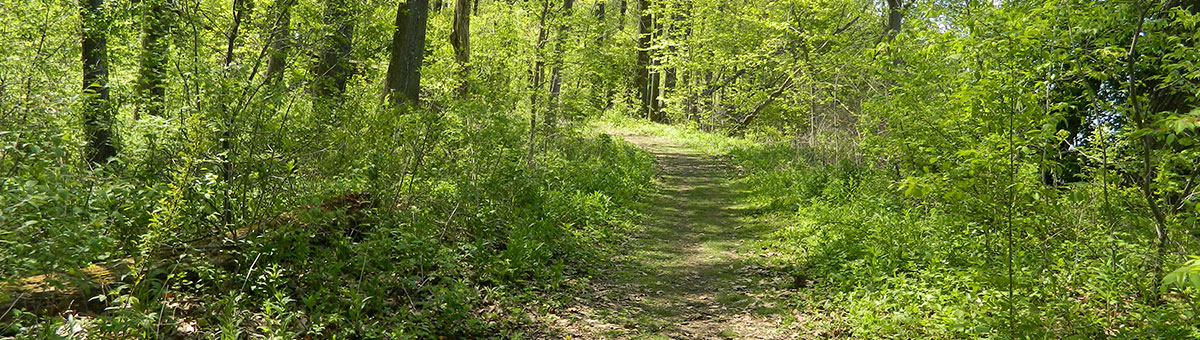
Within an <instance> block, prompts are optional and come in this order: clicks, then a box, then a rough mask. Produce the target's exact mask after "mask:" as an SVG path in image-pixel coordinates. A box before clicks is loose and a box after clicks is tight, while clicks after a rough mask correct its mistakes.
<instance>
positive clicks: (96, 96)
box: [79, 0, 117, 164]
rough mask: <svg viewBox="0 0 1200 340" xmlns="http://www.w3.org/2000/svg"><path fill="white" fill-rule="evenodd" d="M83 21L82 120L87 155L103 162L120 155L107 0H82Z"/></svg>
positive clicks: (95, 162)
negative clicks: (111, 81)
mask: <svg viewBox="0 0 1200 340" xmlns="http://www.w3.org/2000/svg"><path fill="white" fill-rule="evenodd" d="M79 5H80V11H79V14H80V17H81V18H82V22H83V27H82V29H83V34H82V35H83V39H82V44H81V45H82V58H81V59H82V61H83V94H84V98H83V105H84V109H83V119H84V134H85V135H86V137H87V143H88V144H87V149H86V152H85V157H84V158H86V159H87V161H88V162H90V163H92V164H102V163H104V162H106V161H108V159H109V158H111V157H113V156H116V155H117V149H116V147H115V146H113V141H112V137H113V133H112V116H113V107H112V104H111V103H110V102H109V100H108V37H107V35H106V31H107V28H108V26H107V24H106V22H107V18H105V15H104V0H80V2H79Z"/></svg>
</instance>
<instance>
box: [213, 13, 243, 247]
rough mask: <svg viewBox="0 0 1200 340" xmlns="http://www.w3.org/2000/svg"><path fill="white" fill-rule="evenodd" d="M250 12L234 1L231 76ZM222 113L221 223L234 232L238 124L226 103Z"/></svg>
mask: <svg viewBox="0 0 1200 340" xmlns="http://www.w3.org/2000/svg"><path fill="white" fill-rule="evenodd" d="M248 11H249V5H248V4H247V3H246V0H234V1H233V26H232V28H230V30H229V34H228V36H227V37H228V40H227V41H226V47H225V60H224V67H225V74H226V75H229V73H230V72H231V70H230V69H229V67H230V65H232V64H233V56H234V54H233V50H234V47H235V46H237V38H238V32H239V30H240V29H241V26H242V19H243V18H244V17H245V16H246V12H248ZM221 113H222V114H224V115H225V117H224V121H225V122H224V123H225V124H224V125H225V126H223V127H222V130H223V131H222V132H221V150H222V151H223V152H222V153H221V156H220V161H221V179H222V181H224V183H225V202H224V203H223V204H222V206H221V222H222V224H224V226H225V228H226V229H229V230H230V231H233V230H234V228H233V199H234V197H233V191H232V188H233V180H234V167H233V154H234V150H233V143H232V140H233V137H234V133H233V129H234V128H235V127H236V126H237V122H236V117H234V112H233V110H231V109H230V108H229V106H228V104H225V102H222V104H221Z"/></svg>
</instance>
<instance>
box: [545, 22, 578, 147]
mask: <svg viewBox="0 0 1200 340" xmlns="http://www.w3.org/2000/svg"><path fill="white" fill-rule="evenodd" d="M574 4H575V0H563V7H562V14H561V16H559V19H560V20H562V21H563V22H562V23H561V24H560V25H559V29H558V38H557V39H555V43H554V67H553V68H552V69H551V70H550V103H549V104H550V110H548V111H546V126H548V127H553V126H554V125H555V122H556V121H557V119H558V113H559V112H558V111H559V109H560V108H561V106H562V105H561V104H562V103H560V102H559V101H560V100H559V94H561V93H562V67H563V54H564V50H565V48H566V47H565V45H566V40H567V33H568V32H569V31H570V29H571V27H570V26H569V25H567V23H566V21H567V20H569V19H570V18H571V9H572V7H573V5H574Z"/></svg>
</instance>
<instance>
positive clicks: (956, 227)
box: [597, 120, 1198, 339]
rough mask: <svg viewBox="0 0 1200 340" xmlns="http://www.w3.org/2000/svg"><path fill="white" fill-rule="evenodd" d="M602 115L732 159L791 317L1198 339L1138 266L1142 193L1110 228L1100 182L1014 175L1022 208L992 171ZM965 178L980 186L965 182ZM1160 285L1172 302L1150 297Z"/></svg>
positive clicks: (1121, 202) (923, 330) (824, 329)
mask: <svg viewBox="0 0 1200 340" xmlns="http://www.w3.org/2000/svg"><path fill="white" fill-rule="evenodd" d="M597 125H598V126H602V127H603V126H618V127H620V128H621V129H625V130H629V131H635V132H638V133H646V134H652V135H656V136H661V137H665V138H671V139H674V140H678V141H679V142H681V143H683V144H686V145H692V146H697V149H699V150H703V151H705V152H708V153H713V154H715V155H720V156H724V157H726V158H727V159H729V161H730V162H731V163H732V165H734V166H735V167H736V168H737V169H738V171H739V172H740V174H739V176H740V178H739V179H738V180H737V182H736V184H735V188H736V190H742V191H744V192H745V195H743V196H741V197H744V200H745V201H744V202H740V203H741V204H742V205H744V206H747V207H748V208H749V209H748V211H749V212H748V214H750V216H748V218H750V219H752V220H755V221H758V222H756V223H762V224H765V225H768V226H770V227H769V228H767V230H771V232H769V233H766V234H764V235H763V237H762V238H761V239H759V240H756V242H758V243H759V244H760V246H759V247H760V249H762V251H763V253H762V255H763V256H760V257H756V258H758V259H760V260H761V261H762V263H763V264H764V265H766V266H768V267H772V268H777V269H779V270H781V271H784V272H787V273H789V274H790V275H792V277H793V280H790V281H792V282H794V283H793V284H792V285H791V286H790V287H788V289H792V290H795V294H794V295H792V296H794V298H793V299H792V301H791V302H792V307H793V308H795V309H796V310H797V311H796V313H795V314H794V315H795V317H794V318H792V319H789V320H786V322H785V324H786V325H787V326H788V327H795V328H799V329H804V330H807V331H808V332H818V333H820V334H825V335H832V336H836V337H850V338H862V339H879V338H893V339H920V338H963V339H974V338H998V339H1006V338H1042V339H1060V338H1074V339H1092V338H1106V337H1115V338H1194V337H1196V336H1198V334H1197V332H1196V329H1197V328H1195V326H1196V325H1197V319H1196V309H1195V307H1196V306H1197V304H1196V303H1195V302H1194V300H1192V299H1193V298H1192V297H1190V296H1189V295H1188V294H1189V293H1188V292H1186V291H1184V292H1179V291H1175V290H1168V289H1166V288H1160V283H1159V282H1157V281H1156V279H1155V278H1153V277H1148V276H1146V275H1138V274H1136V273H1139V272H1142V271H1139V270H1132V271H1130V270H1126V269H1128V268H1146V266H1148V265H1149V264H1148V258H1149V255H1150V254H1152V252H1153V248H1152V244H1149V243H1147V242H1138V241H1136V240H1146V239H1150V238H1151V237H1150V236H1148V235H1146V233H1147V232H1149V231H1152V230H1153V229H1152V228H1151V227H1150V226H1149V224H1148V221H1146V218H1145V214H1144V213H1142V212H1141V211H1140V210H1139V209H1142V208H1139V203H1138V199H1139V197H1138V196H1137V195H1136V193H1135V192H1132V191H1130V190H1127V189H1116V188H1110V190H1111V191H1112V192H1110V193H1109V195H1111V196H1110V197H1109V200H1110V202H1111V203H1110V204H1111V208H1112V209H1111V210H1110V212H1109V213H1110V214H1112V216H1113V217H1112V218H1113V220H1115V221H1117V224H1116V225H1115V226H1114V227H1113V228H1112V229H1109V228H1108V227H1107V225H1106V224H1105V223H1104V221H1106V220H1107V219H1106V217H1105V214H1104V213H1102V212H1101V208H1102V207H1103V204H1104V200H1103V199H1102V195H1103V191H1102V189H1103V188H1101V187H1100V186H1099V185H1092V184H1089V183H1088V182H1082V183H1078V184H1074V185H1073V186H1068V187H1060V188H1039V187H1038V186H1036V185H1035V184H1033V183H1029V184H1028V185H1023V186H1019V187H1016V188H1014V191H1013V192H1012V193H1011V194H1012V195H1013V197H1015V198H1016V200H1015V202H1016V204H1014V206H1013V212H1012V213H1011V214H1010V213H1009V211H1008V206H1007V205H998V204H994V203H993V204H989V203H986V202H1004V201H1005V200H1004V199H1003V198H1002V197H1003V195H1006V194H1009V193H1008V192H1007V191H1005V190H1001V189H995V188H993V187H991V186H988V185H985V184H986V183H987V181H989V179H987V177H986V176H988V175H987V173H985V172H983V171H980V173H971V174H966V173H949V174H939V173H936V172H933V173H926V174H923V175H919V176H917V175H910V176H905V177H899V176H897V174H896V173H895V170H894V169H887V168H886V167H882V166H877V165H874V164H872V163H871V161H870V160H869V159H870V158H869V157H868V158H865V159H856V158H854V157H843V158H841V159H839V157H837V155H833V154H830V153H828V152H826V151H823V149H822V148H812V147H807V146H801V147H796V146H793V145H789V144H778V143H757V142H752V141H747V140H740V139H733V138H728V137H724V136H721V135H717V134H710V133H705V132H701V131H697V130H695V129H691V128H681V127H673V126H666V125H658V124H650V123H645V122H638V121H633V120H622V121H618V122H616V123H603V124H597ZM993 174H994V173H993ZM913 176H917V177H918V178H919V183H920V184H914V183H917V182H918V180H914V179H913ZM954 176H959V177H954ZM1034 176H1036V173H1035V172H1034V170H1030V169H1025V173H1022V175H1021V176H1019V177H1018V178H1021V177H1026V178H1036V177H1034ZM962 178H971V179H972V180H974V181H977V182H978V183H977V184H975V185H973V186H961V185H960V186H955V185H954V184H955V183H957V182H956V181H954V180H955V179H957V180H962ZM998 180H999V179H996V178H992V179H990V181H998ZM1031 182H1032V181H1031ZM914 187H916V188H914ZM1005 216H1013V217H1012V219H1008V218H1006V217H1005ZM1009 231H1011V232H1012V233H1011V235H1012V238H1011V245H1012V246H1011V248H1010V247H1009V244H1010V243H1009V240H1010V239H1009V238H1008V235H1009ZM1094 240H1108V241H1106V242H1094ZM1010 249H1011V252H1010ZM1010 254H1011V261H1012V262H1011V263H1012V264H1011V266H1010V265H1009V264H1008V263H1009V256H1010ZM1138 254H1141V255H1138ZM1010 268H1011V271H1010ZM1010 273H1011V275H1012V278H1013V281H1012V282H1015V284H1013V285H1011V289H1012V291H1011V293H1010V290H1009V289H1010V284H1009V282H1010V281H1009V275H1010ZM1160 289H1162V290H1161V291H1162V292H1164V293H1163V295H1162V299H1163V301H1164V302H1163V303H1157V302H1154V301H1153V298H1154V296H1156V294H1155V293H1156V292H1159V291H1160Z"/></svg>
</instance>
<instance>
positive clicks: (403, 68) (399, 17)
mask: <svg viewBox="0 0 1200 340" xmlns="http://www.w3.org/2000/svg"><path fill="white" fill-rule="evenodd" d="M428 18H429V0H408V1H406V2H404V3H401V4H400V6H399V8H397V9H396V32H395V34H394V35H392V51H391V59H390V60H389V62H388V71H387V79H386V80H385V81H384V96H385V97H386V98H388V100H390V102H391V104H392V105H393V106H395V107H399V106H401V105H402V104H407V105H410V106H415V105H417V103H419V100H420V95H421V63H422V62H423V61H424V59H425V22H426V20H427V19H428Z"/></svg>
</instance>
